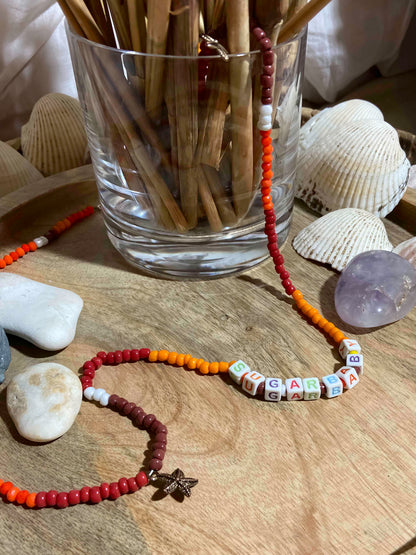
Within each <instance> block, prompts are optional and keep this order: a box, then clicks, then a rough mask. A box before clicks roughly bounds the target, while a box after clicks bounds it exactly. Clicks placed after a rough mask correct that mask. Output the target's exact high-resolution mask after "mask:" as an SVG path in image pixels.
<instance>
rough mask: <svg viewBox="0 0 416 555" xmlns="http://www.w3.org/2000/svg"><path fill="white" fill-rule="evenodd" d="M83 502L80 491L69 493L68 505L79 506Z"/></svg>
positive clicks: (73, 490) (72, 490)
mask: <svg viewBox="0 0 416 555" xmlns="http://www.w3.org/2000/svg"><path fill="white" fill-rule="evenodd" d="M80 501H81V497H80V492H79V490H78V489H71V491H70V492H69V493H68V503H69V504H70V505H78V503H79V502H80Z"/></svg>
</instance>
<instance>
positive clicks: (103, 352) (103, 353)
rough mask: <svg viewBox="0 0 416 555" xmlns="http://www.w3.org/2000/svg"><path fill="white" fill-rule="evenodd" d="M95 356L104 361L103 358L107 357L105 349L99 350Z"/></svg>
mask: <svg viewBox="0 0 416 555" xmlns="http://www.w3.org/2000/svg"><path fill="white" fill-rule="evenodd" d="M97 357H98V358H100V359H101V360H102V361H105V359H106V358H107V353H106V352H105V351H100V352H99V353H97Z"/></svg>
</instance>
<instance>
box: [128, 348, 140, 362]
mask: <svg viewBox="0 0 416 555" xmlns="http://www.w3.org/2000/svg"><path fill="white" fill-rule="evenodd" d="M139 358H140V351H139V349H132V350H131V351H130V360H131V361H132V362H136V361H138V360H139Z"/></svg>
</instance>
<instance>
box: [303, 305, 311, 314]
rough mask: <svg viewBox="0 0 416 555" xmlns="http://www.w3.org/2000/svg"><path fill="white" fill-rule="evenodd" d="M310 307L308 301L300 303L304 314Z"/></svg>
mask: <svg viewBox="0 0 416 555" xmlns="http://www.w3.org/2000/svg"><path fill="white" fill-rule="evenodd" d="M311 308H312V306H311V305H310V304H309V303H305V304H304V305H302V308H301V311H302V312H303V314H306V313H307V312H308V310H310V309H311Z"/></svg>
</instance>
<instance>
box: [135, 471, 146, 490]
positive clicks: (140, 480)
mask: <svg viewBox="0 0 416 555" xmlns="http://www.w3.org/2000/svg"><path fill="white" fill-rule="evenodd" d="M148 483H149V479H148V477H147V476H146V473H145V472H143V471H141V472H139V473H138V474H137V475H136V484H137V485H138V486H139V488H142V487H144V486H147V484H148Z"/></svg>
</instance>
